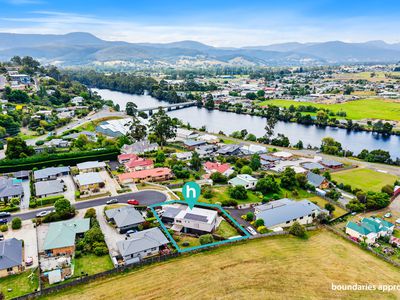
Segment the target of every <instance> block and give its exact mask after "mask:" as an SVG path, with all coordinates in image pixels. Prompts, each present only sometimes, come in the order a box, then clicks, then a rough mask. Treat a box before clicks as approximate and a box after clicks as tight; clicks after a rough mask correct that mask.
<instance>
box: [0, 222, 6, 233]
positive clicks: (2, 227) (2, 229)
mask: <svg viewBox="0 0 400 300" xmlns="http://www.w3.org/2000/svg"><path fill="white" fill-rule="evenodd" d="M7 230H8V225H7V224H4V225H1V226H0V231H1V232H6V231H7Z"/></svg>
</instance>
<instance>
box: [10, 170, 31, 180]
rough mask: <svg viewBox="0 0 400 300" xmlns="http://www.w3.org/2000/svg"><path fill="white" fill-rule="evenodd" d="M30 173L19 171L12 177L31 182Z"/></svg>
mask: <svg viewBox="0 0 400 300" xmlns="http://www.w3.org/2000/svg"><path fill="white" fill-rule="evenodd" d="M29 173H30V172H29V171H17V172H14V173H12V177H14V178H16V179H20V180H29Z"/></svg>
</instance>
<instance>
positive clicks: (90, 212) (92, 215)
mask: <svg viewBox="0 0 400 300" xmlns="http://www.w3.org/2000/svg"><path fill="white" fill-rule="evenodd" d="M84 218H85V219H92V218H96V210H95V209H94V208H89V209H88V210H87V211H86V212H85V216H84Z"/></svg>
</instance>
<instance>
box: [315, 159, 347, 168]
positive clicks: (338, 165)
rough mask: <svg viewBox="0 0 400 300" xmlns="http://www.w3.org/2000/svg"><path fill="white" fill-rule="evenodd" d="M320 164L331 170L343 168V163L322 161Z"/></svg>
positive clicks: (328, 160) (329, 160)
mask: <svg viewBox="0 0 400 300" xmlns="http://www.w3.org/2000/svg"><path fill="white" fill-rule="evenodd" d="M320 163H321V165H323V166H325V167H327V168H331V169H340V168H343V163H341V162H338V161H335V160H331V159H323V160H322V161H321V162H320Z"/></svg>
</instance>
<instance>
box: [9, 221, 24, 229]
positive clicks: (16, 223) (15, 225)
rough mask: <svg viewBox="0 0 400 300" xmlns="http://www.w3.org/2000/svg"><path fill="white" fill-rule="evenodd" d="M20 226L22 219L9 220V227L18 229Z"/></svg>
mask: <svg viewBox="0 0 400 300" xmlns="http://www.w3.org/2000/svg"><path fill="white" fill-rule="evenodd" d="M21 226H22V221H21V219H20V218H14V219H12V221H11V228H12V229H20V228H21Z"/></svg>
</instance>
